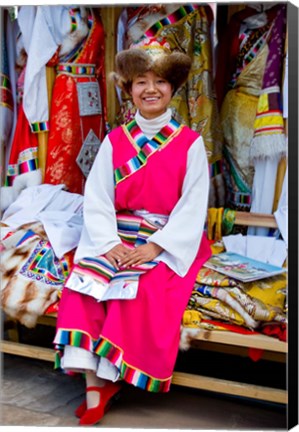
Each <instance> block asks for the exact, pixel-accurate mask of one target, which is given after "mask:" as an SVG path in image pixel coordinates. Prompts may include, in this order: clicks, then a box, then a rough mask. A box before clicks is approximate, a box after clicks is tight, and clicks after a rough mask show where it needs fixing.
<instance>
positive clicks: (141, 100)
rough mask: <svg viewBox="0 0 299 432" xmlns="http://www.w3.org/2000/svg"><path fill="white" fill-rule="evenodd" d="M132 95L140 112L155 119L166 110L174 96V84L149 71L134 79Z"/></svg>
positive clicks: (148, 117)
mask: <svg viewBox="0 0 299 432" xmlns="http://www.w3.org/2000/svg"><path fill="white" fill-rule="evenodd" d="M131 95H132V98H133V102H134V104H135V106H136V107H137V108H138V109H139V111H140V114H141V115H142V116H143V117H145V118H147V119H153V118H155V117H158V116H160V115H161V114H163V113H164V112H165V111H166V109H167V106H168V104H169V102H170V100H171V97H172V85H171V84H170V83H169V82H168V81H166V80H165V79H164V78H161V77H160V76H158V75H156V74H155V72H152V71H149V72H145V73H144V74H143V75H138V76H136V77H135V78H134V79H133V82H132V89H131Z"/></svg>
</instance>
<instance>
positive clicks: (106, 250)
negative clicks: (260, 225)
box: [54, 39, 211, 425]
mask: <svg viewBox="0 0 299 432" xmlns="http://www.w3.org/2000/svg"><path fill="white" fill-rule="evenodd" d="M115 64H116V72H115V73H114V79H115V82H116V84H117V85H118V86H120V87H121V88H122V89H123V90H125V91H126V92H127V93H129V94H130V95H131V96H132V99H133V102H134V104H135V105H136V107H137V113H136V115H135V117H134V118H133V119H132V120H131V121H130V122H128V123H126V124H124V125H122V126H119V127H117V128H116V129H114V130H113V131H112V132H111V133H110V134H109V135H107V136H106V137H105V139H104V141H103V143H102V145H101V147H100V150H99V152H98V154H97V157H96V159H95V161H94V164H93V167H92V169H91V171H90V174H89V176H88V179H87V183H86V188H85V196H84V226H83V231H82V236H81V239H80V242H79V245H78V248H77V250H76V255H75V260H74V262H75V264H74V266H73V268H72V271H71V273H70V275H69V277H68V280H67V281H66V284H65V287H64V289H63V291H62V297H61V300H60V304H59V313H58V319H57V332H56V336H55V339H54V343H55V344H56V349H57V354H58V355H57V364H56V365H57V367H59V366H60V367H62V368H63V369H64V370H65V371H66V372H84V373H85V374H86V385H87V388H86V401H84V403H83V404H82V405H81V406H80V407H79V408H78V409H77V410H76V415H77V416H78V417H80V422H79V424H80V425H91V424H96V423H98V422H99V421H100V420H101V418H102V417H103V415H104V412H105V411H106V409H107V406H108V405H109V404H110V402H111V399H112V398H113V397H114V396H115V395H116V394H118V393H119V391H120V389H121V381H122V380H123V381H126V382H127V383H130V384H132V385H134V386H137V387H140V388H142V389H144V390H148V391H153V392H167V391H169V389H170V384H171V380H172V374H173V369H174V365H175V361H176V357H177V353H178V348H179V340H180V323H181V319H182V315H183V313H184V310H185V308H186V305H187V303H188V300H189V298H190V295H191V292H192V289H193V286H194V282H195V278H196V275H197V274H198V271H199V269H200V268H201V267H202V265H203V264H204V263H205V261H206V260H207V259H208V258H209V257H210V254H211V252H210V247H209V244H208V242H207V240H206V237H205V234H204V223H205V219H206V212H207V203H208V189H209V186H208V185H209V172H208V162H207V156H206V151H205V147H204V142H203V139H202V137H201V136H200V135H199V134H198V133H197V132H195V131H193V130H191V129H190V128H189V127H187V126H185V125H181V124H179V123H178V122H177V121H176V120H175V119H174V118H173V116H172V111H171V109H170V108H169V107H168V105H169V103H170V101H171V98H172V95H173V94H174V92H175V91H176V90H177V89H178V88H179V87H180V86H181V85H182V84H183V83H184V82H185V80H186V79H187V77H188V73H189V70H190V66H191V60H190V59H189V57H188V56H187V55H186V54H183V53H181V52H172V51H171V50H170V48H169V46H168V44H167V43H165V42H164V41H163V40H162V41H158V40H155V39H151V40H147V39H145V40H144V41H143V42H142V43H141V44H139V45H138V46H134V47H132V48H130V49H128V50H125V51H122V52H120V53H118V54H117V56H116V61H115ZM182 228H183V229H182ZM103 290H105V292H106V293H107V296H106V297H105V300H103V298H101V296H100V292H101V291H103ZM124 292H129V294H130V295H129V297H126V298H124Z"/></svg>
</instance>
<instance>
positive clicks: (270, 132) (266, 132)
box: [249, 5, 286, 235]
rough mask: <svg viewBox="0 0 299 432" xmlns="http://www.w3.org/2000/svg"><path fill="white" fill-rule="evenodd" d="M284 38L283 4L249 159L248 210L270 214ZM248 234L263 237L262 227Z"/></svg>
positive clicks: (282, 142) (279, 137) (279, 150)
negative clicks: (250, 185) (250, 194)
mask: <svg viewBox="0 0 299 432" xmlns="http://www.w3.org/2000/svg"><path fill="white" fill-rule="evenodd" d="M285 36H286V5H279V8H278V10H277V12H276V16H275V18H274V20H273V24H272V29H271V39H270V40H269V53H268V56H267V64H266V68H265V72H264V76H263V84H262V89H261V92H260V96H259V100H258V106H257V113H256V119H255V122H254V134H253V139H252V142H251V146H250V156H251V159H252V160H253V163H254V169H255V174H254V179H253V186H252V205H251V211H252V212H255V213H272V211H273V202H274V194H275V185H276V178H277V168H278V164H279V161H280V160H281V159H282V157H284V156H285V155H286V137H285V130H284V121H283V108H282V87H283V81H282V78H283V64H284V53H285ZM249 232H250V233H252V234H253V233H255V234H257V235H265V234H266V233H267V230H265V229H262V228H255V229H252V228H251V229H250V231H249Z"/></svg>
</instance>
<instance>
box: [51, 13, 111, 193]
mask: <svg viewBox="0 0 299 432" xmlns="http://www.w3.org/2000/svg"><path fill="white" fill-rule="evenodd" d="M88 9H90V8H88ZM88 25H89V34H88V35H87V37H86V38H85V39H84V40H83V41H82V42H81V43H80V44H79V45H78V46H77V47H76V48H75V49H73V50H72V51H71V52H69V53H67V54H66V55H65V56H63V57H61V58H59V64H57V69H58V73H57V77H56V79H55V83H54V87H53V94H52V102H51V117H50V121H51V129H50V132H49V140H48V154H47V161H46V170H45V178H44V182H45V183H50V184H60V183H63V184H65V185H66V186H67V188H68V190H69V191H70V192H74V193H80V194H81V193H83V190H84V185H85V181H86V178H85V176H84V174H83V172H82V171H81V169H80V168H79V166H78V164H77V162H76V159H77V157H78V154H79V152H80V150H81V147H82V144H83V142H84V140H85V139H86V137H87V136H88V134H89V132H90V130H92V131H93V132H94V134H95V135H96V137H97V138H98V139H99V140H100V141H102V140H103V138H104V136H105V134H106V81H105V70H104V29H103V25H102V22H101V19H100V16H99V13H98V12H97V11H96V10H95V12H94V13H93V12H92V10H91V9H90V15H89V21H88ZM91 71H94V72H95V73H94V74H93V75H89V73H90V72H91ZM84 86H85V87H84ZM86 86H88V87H86ZM92 107H93V108H94V109H93V110H91V111H89V108H92ZM86 110H87V113H86ZM81 111H85V115H82V114H81Z"/></svg>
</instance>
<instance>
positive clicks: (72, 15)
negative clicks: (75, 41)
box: [69, 8, 80, 32]
mask: <svg viewBox="0 0 299 432" xmlns="http://www.w3.org/2000/svg"><path fill="white" fill-rule="evenodd" d="M69 14H70V18H71V32H74V31H76V30H77V28H78V22H77V18H76V17H77V16H79V17H80V9H79V8H72V9H69Z"/></svg>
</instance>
